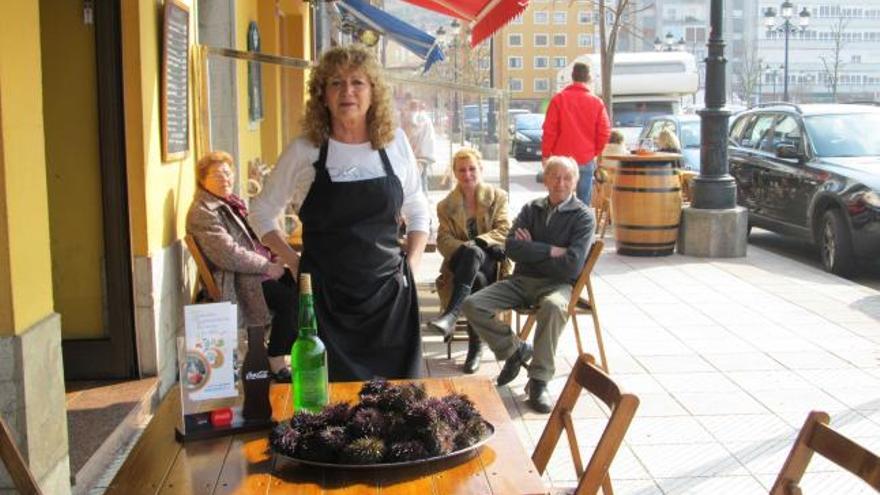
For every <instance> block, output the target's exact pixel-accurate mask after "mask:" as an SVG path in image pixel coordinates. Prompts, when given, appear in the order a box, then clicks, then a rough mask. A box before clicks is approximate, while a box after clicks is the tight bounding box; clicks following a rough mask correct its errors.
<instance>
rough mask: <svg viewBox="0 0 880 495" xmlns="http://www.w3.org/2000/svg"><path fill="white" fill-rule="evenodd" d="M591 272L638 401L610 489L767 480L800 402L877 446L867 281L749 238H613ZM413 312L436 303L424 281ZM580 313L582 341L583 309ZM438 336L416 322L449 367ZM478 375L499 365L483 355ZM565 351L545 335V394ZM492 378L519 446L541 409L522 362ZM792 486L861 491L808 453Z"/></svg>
mask: <svg viewBox="0 0 880 495" xmlns="http://www.w3.org/2000/svg"><path fill="white" fill-rule="evenodd" d="M607 240H608V241H609V242H607V244H606V251H605V253H604V254H603V256H602V257H601V258H600V259H599V262H598V265H597V267H596V270H595V274H594V282H593V283H594V287H595V292H596V300H597V307H598V310H599V316H600V320H601V323H602V330H603V336H604V339H605V346H606V351H607V353H608V360H609V367H610V369H611V375H612V376H613V377H614V378H615V379H616V380H618V381H619V383H621V384H622V386H623V387H624V388H625V389H626V390H628V391H631V392H633V393H635V394H637V395H638V397H639V399H640V400H641V405H640V407H639V410H638V412H637V414H636V418H635V420H634V421H633V423H632V425H631V427H630V429H629V431H628V433H627V435H626V441H625V444H624V445H623V447H622V448H621V450H620V451H619V452H618V454H617V457H616V458H615V461H614V463H613V465H612V467H611V475H612V479H613V481H614V487H615V493H618V494H624V495H625V494H638V495H649V494H685V493H686V494H713V495H716V494H721V495H725V494H735V495H747V494H758V493H765V494H766V493H767V491H768V489H769V487H770V485H771V484H772V483H773V480H774V479H775V475H776V473H777V472H778V471H779V469H780V467H781V466H782V463H783V461H784V460H785V457H786V455H787V454H788V451H789V449H790V448H791V445H792V443H793V441H794V438H795V435H796V434H797V430H798V429H799V428H800V426H801V425H802V423H803V421H804V419H805V418H806V416H807V413H808V412H809V411H810V410H811V409H822V410H825V411H827V412H828V413H830V414H831V418H832V425H833V426H834V427H836V428H838V429H840V430H841V431H842V432H843V433H845V434H847V435H849V436H850V437H851V438H853V439H855V440H857V441H858V442H860V443H862V444H863V445H864V446H866V447H868V448H870V449H873V450H875V451H880V360H878V358H880V352H878V351H880V293H878V292H877V291H874V290H872V289H869V288H865V287H863V286H860V285H856V284H853V283H850V282H848V281H846V280H843V279H840V278H838V277H834V276H831V275H829V274H826V273H824V272H821V271H819V270H816V269H813V268H810V267H807V266H805V265H803V264H801V263H799V262H796V261H790V260H788V259H786V258H785V257H782V256H779V255H776V254H773V253H770V252H768V251H765V250H762V249H760V248H756V247H755V246H749V250H748V256H747V257H746V258H740V259H727V260H719V259H712V260H710V259H700V258H692V257H686V256H679V255H673V256H668V257H658V258H634V257H625V256H618V255H617V254H615V251H614V243H613V239H607ZM439 263H440V258H439V255H437V254H436V253H433V254H427V255H426V259H425V260H424V263H423V264H422V267H421V269H420V272H419V273H418V274H417V275H418V280H419V282H420V285H421V286H422V287H427V286H428V284H429V282H430V281H432V280H433V277H434V276H435V274H436V273H437V267H438V266H439ZM422 294H423V295H424V296H425V297H423V313H424V314H431V313H432V312H433V311H436V302H435V300H434V299H432V297H431V295H430V294H429V293H428V292H427V291H424V290H423V291H422ZM582 318H583V321H582V323H581V324H580V327H581V331H582V332H583V337H584V338H585V346H586V347H587V349H591V350H593V351H595V340H594V337H593V333H592V321H591V319H590V318H589V316H586V317H582ZM465 349H466V344H465V343H464V342H459V343H456V344H455V347H454V354H453V361H448V360H447V359H446V346H445V344H442V343H441V342H440V341H439V337H437V336H435V335H432V334H429V333H426V334H425V345H424V350H425V367H426V371H427V372H428V373H430V374H431V375H433V376H442V375H449V374H457V373H459V371H458V367H459V366H460V365H461V362H462V360H463V359H464V353H465ZM484 356H485V358H484V361H483V365H482V367H481V369H480V373H482V374H486V375H488V376H492V377H494V376H495V375H496V374H497V373H498V371H499V369H500V368H499V366H498V364H497V363H496V362H495V360H494V358H492V356H491V354H490V353H488V352H487V353H486V354H485V355H484ZM575 357H576V347H575V345H574V336H573V335H572V331H571V325H570V324H569V326H568V328H567V329H566V331H565V333H563V336H562V340H561V342H560V345H559V355H558V357H557V370H556V378H555V379H554V380H553V381H552V382H551V385H550V387H551V390H552V391H553V393H554V394H556V393H558V392H559V391H560V390H561V388H562V386H563V384H564V383H565V380H566V378H567V375H568V373H569V371H570V370H571V363H572V360H573V359H575ZM522 375H523V376H520V377H519V378H518V379H517V380H516V381H515V382H514V383H513V384H511V385H510V386H505V387H501V388H499V389H498V390H499V392H500V393H501V395H502V397H503V399H504V401H505V403H506V405H507V409H508V411H509V413H510V415H511V416H512V417H513V418H514V420H515V423H516V425H517V428H518V431H519V434H520V438H521V440H522V442H523V445H524V446H525V448H526V450H527V451H528V452H531V451H532V449H534V446H535V443H536V441H537V439H538V438H539V436H540V434H541V431H542V430H543V428H544V423H545V421H546V415H541V414H535V413H532V412H530V411H529V409H528V407H527V406H526V405H525V404H524V402H523V400H524V394H523V390H522V389H523V385H524V384H525V380H526V378H525V376H524V375H525V373H523V374H522ZM574 416H575V425H576V428H577V429H579V430H580V431H579V435H578V438H579V441H580V442H581V443H582V448H583V449H584V454H585V455H587V456H589V454H590V453H591V452H592V450H591V447H592V446H593V445H595V441H596V440H597V438H598V432H599V431H600V428H601V427H602V426H603V425H604V418H605V413H604V412H603V411H602V410H601V409H600V408H599V406H597V404H596V402H595V401H593V400H592V399H591V398H589V397H588V396H584V397H583V398H582V399H581V402H580V403H579V405H578V408H577V410H576V411H575V415H574ZM545 478H546V480H547V482H548V484H552V486H553V487H554V489H556V490H560V491H563V492H564V491H565V488H567V487H571V486H573V485H574V483H575V475H574V469H573V467H572V463H571V459H570V454H569V453H568V445H567V443H566V442H565V439H564V438H562V439H561V441H560V444H559V446H558V447H557V453H556V454H555V455H554V458H553V459H552V460H551V463H550V466H549V468H548V472H547V473H546V476H545ZM802 486H803V487H804V493H818V494H847V495H849V494H857V493H873V491H872V490H871V489H870V488H868V487H867V486H866V485H863V484H862V483H861V482H860V481H859V480H856V479H855V478H853V477H851V476H849V475H847V474H845V473H842V472H841V471H840V470H839V469H838V468H836V466H834V465H833V464H830V463H829V462H827V461H824V460H823V459H820V458H818V457H816V458H814V460H813V462H812V463H811V465H810V468H809V470H808V474H807V476H805V478H804V482H803V484H802Z"/></svg>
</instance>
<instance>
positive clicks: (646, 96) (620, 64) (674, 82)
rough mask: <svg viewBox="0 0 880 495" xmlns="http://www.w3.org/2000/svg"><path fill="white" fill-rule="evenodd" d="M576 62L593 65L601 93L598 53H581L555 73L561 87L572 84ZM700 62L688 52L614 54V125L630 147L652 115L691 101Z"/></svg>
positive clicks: (672, 110)
mask: <svg viewBox="0 0 880 495" xmlns="http://www.w3.org/2000/svg"><path fill="white" fill-rule="evenodd" d="M576 62H583V63H585V64H587V65H589V66H590V75H591V77H592V84H591V88H592V90H593V93H594V94H595V95H597V96H601V95H602V65H601V63H600V57H599V54H593V53H590V54H586V55H580V56H578V57H577V58H575V59H574V61H572V62H571V63H570V64H568V65H567V66H566V67H565V68H564V69H561V70H560V71H559V72H558V73H557V75H556V82H557V87H558V88H563V87H565V86H567V85H568V84H570V83H571V69H572V67H573V66H574V64H575V63H576ZM699 80H700V79H699V74H698V73H697V63H696V59H695V58H694V56H693V54H691V53H687V52H622V53H617V54H615V56H614V71H613V73H612V75H611V86H612V91H613V94H612V99H613V100H614V103H613V112H612V113H613V118H614V121H613V122H612V123H611V125H612V127H614V128H615V129H618V130H620V131H622V132H623V135H624V136H625V137H626V142H627V144H629V145H630V146H635V145H636V140H637V139H638V136H639V132H640V131H641V129H642V126H644V124H645V122H647V121H648V120H649V119H651V118H652V117H657V116H659V115H670V114H672V115H675V114H679V113H681V108H682V101H683V100H685V101H690V99H691V97H692V95H694V93H696V92H697V89H698V87H699Z"/></svg>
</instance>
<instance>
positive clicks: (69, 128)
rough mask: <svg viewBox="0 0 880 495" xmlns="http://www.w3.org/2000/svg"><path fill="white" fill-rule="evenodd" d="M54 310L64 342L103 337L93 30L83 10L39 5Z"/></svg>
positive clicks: (47, 1) (54, 2)
mask: <svg viewBox="0 0 880 495" xmlns="http://www.w3.org/2000/svg"><path fill="white" fill-rule="evenodd" d="M40 34H41V43H42V69H43V115H44V127H45V136H46V172H47V173H46V176H47V185H48V191H49V225H50V235H51V239H52V244H51V247H52V282H53V284H52V285H53V288H54V294H55V311H57V312H58V313H60V314H61V318H62V335H63V336H64V337H65V338H90V337H91V338H97V337H101V336H102V335H103V331H102V330H103V321H102V297H103V293H102V288H101V280H102V278H101V273H102V269H103V268H102V258H103V256H104V232H103V214H102V205H101V169H100V158H99V155H98V101H97V86H96V84H97V82H96V80H95V79H96V72H95V31H94V26H87V25H85V24H83V22H82V5H80V4H78V3H75V2H69V1H66V0H41V1H40Z"/></svg>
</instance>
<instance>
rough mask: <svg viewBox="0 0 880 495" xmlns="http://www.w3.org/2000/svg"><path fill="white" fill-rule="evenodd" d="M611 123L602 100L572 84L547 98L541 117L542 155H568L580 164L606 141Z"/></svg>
mask: <svg viewBox="0 0 880 495" xmlns="http://www.w3.org/2000/svg"><path fill="white" fill-rule="evenodd" d="M610 135H611V123H610V122H609V121H608V114H607V113H606V112H605V104H604V103H602V99H601V98H599V97H597V96H595V95H593V94H592V93H590V90H589V89H587V87H586V86H584V85H583V84H581V83H573V84H570V85H568V86H566V87H565V88H563V90H562V91H560V92H559V93H556V96H554V97H553V99H552V100H550V106H548V107H547V115H546V116H545V117H544V136H543V138H542V144H541V155H542V156H543V157H544V158H548V157H551V156H554V155H563V156H570V157H572V158H574V159H575V161H576V162H578V164H579V165H583V164H585V163H587V162H589V161H590V160H592V159H593V158H595V157H596V155H598V154H599V153H601V152H602V150H603V149H604V148H605V145H606V144H608V137H609V136H610Z"/></svg>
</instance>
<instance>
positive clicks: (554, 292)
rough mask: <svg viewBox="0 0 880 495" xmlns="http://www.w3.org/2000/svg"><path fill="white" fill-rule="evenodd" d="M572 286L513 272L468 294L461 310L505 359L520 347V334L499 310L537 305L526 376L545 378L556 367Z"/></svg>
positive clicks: (547, 377) (547, 378) (551, 373)
mask: <svg viewBox="0 0 880 495" xmlns="http://www.w3.org/2000/svg"><path fill="white" fill-rule="evenodd" d="M571 289H572V286H571V284H567V283H559V282H555V281H551V280H548V279H545V278H532V277H523V276H520V275H513V276H511V277H509V278H506V279H504V280H501V281H499V282H495V283H494V284H492V285H490V286H489V287H486V288H485V289H483V290H481V291H479V292H477V293H475V294H472V295H471V296H470V297H468V298H467V299H466V300H465V302H464V314H465V316H467V319H468V322H469V323H470V325H471V327H472V328H473V329H474V330H475V331H476V332H477V333H478V334H479V335H480V337H482V339H483V340H484V341H485V342H486V344H488V345H489V348H490V349H492V352H494V353H495V358H496V359H498V360H499V361H504V360H506V359H507V358H509V357H510V356H512V355H513V353H514V352H516V350H517V349H518V348H519V338H517V336H516V333H515V332H514V330H513V329H512V328H510V325H507V324H506V323H504V322H502V321H500V319H499V318H498V314H499V313H500V312H502V311H506V310H508V309H513V308H522V307H529V306H536V307H537V308H538V313H537V315H536V318H537V324H536V326H535V343H534V346H535V354H534V357H533V358H532V363H531V365H530V366H529V378H534V379H536V380H542V381H545V382H546V381H550V380H551V379H552V378H553V374H554V372H555V371H556V365H555V363H554V357H555V356H556V343H557V342H558V341H559V335H560V334H561V333H562V330H563V328H565V323H566V322H567V321H568V302H569V299H571Z"/></svg>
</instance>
